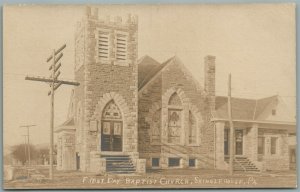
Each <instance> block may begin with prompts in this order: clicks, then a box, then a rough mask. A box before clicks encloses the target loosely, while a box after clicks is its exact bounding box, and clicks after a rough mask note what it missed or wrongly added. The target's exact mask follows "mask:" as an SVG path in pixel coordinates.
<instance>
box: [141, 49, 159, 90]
mask: <svg viewBox="0 0 300 192" xmlns="http://www.w3.org/2000/svg"><path fill="white" fill-rule="evenodd" d="M159 65H160V63H159V62H158V61H156V60H154V59H153V58H151V57H149V56H148V55H145V56H144V57H142V58H140V59H139V60H138V70H139V71H138V82H139V85H140V83H141V82H142V81H143V80H144V79H145V77H146V76H147V74H148V73H149V72H150V71H151V70H152V69H154V68H156V67H157V66H159Z"/></svg>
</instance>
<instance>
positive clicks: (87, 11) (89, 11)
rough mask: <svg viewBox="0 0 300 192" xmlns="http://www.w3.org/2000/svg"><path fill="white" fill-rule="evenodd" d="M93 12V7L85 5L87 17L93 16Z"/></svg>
mask: <svg viewBox="0 0 300 192" xmlns="http://www.w3.org/2000/svg"><path fill="white" fill-rule="evenodd" d="M91 12H92V10H91V7H89V6H87V7H85V16H86V17H87V18H89V17H90V16H91Z"/></svg>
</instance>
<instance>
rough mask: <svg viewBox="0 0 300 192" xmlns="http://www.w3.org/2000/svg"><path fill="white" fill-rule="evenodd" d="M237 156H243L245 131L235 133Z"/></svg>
mask: <svg viewBox="0 0 300 192" xmlns="http://www.w3.org/2000/svg"><path fill="white" fill-rule="evenodd" d="M235 154H236V155H243V130H236V131H235Z"/></svg>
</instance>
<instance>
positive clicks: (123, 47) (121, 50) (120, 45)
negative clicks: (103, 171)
mask: <svg viewBox="0 0 300 192" xmlns="http://www.w3.org/2000/svg"><path fill="white" fill-rule="evenodd" d="M116 59H117V60H118V61H126V59H127V35H126V34H117V49H116Z"/></svg>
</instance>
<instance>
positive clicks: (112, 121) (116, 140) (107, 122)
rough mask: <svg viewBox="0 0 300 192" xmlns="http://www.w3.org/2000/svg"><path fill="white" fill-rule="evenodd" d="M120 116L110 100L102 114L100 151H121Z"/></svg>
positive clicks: (121, 124) (121, 123)
mask: <svg viewBox="0 0 300 192" xmlns="http://www.w3.org/2000/svg"><path fill="white" fill-rule="evenodd" d="M122 126H123V122H122V114H121V112H120V110H119V108H118V106H117V105H116V104H115V102H114V101H113V100H112V101H110V102H109V103H108V104H107V105H106V106H105V108H104V110H103V113H102V129H101V150H102V151H122Z"/></svg>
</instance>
